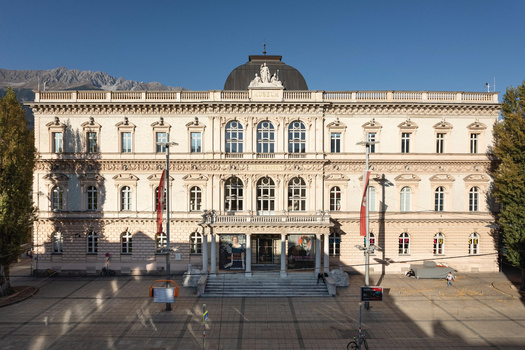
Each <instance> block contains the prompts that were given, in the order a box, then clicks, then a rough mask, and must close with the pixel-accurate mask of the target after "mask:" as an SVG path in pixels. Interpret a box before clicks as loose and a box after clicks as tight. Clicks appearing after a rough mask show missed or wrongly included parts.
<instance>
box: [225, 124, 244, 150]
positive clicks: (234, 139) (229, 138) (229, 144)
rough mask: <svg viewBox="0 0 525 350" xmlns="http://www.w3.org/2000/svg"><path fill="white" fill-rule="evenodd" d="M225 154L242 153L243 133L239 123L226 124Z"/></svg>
mask: <svg viewBox="0 0 525 350" xmlns="http://www.w3.org/2000/svg"><path fill="white" fill-rule="evenodd" d="M225 139H226V153H242V152H243V147H242V146H243V139H244V132H243V128H242V125H241V123H239V122H238V121H236V120H232V121H231V122H229V123H228V124H226V138H225Z"/></svg>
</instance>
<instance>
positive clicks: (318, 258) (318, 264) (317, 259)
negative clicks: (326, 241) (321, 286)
mask: <svg viewBox="0 0 525 350" xmlns="http://www.w3.org/2000/svg"><path fill="white" fill-rule="evenodd" d="M320 273H321V235H319V234H316V235H315V276H316V277H317V276H318V275H319V274H320Z"/></svg>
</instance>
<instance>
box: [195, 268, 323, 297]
mask: <svg viewBox="0 0 525 350" xmlns="http://www.w3.org/2000/svg"><path fill="white" fill-rule="evenodd" d="M202 296H203V297H221V298H223V297H228V298H238V297H257V298H264V297H327V296H329V293H328V288H327V287H326V285H325V284H324V283H323V281H322V280H321V281H319V284H317V277H315V276H314V273H313V272H292V273H288V276H287V277H284V278H281V277H280V275H279V272H278V271H276V272H267V271H266V272H262V271H257V272H254V273H252V276H251V277H246V276H245V275H244V273H224V274H219V275H217V276H215V277H213V276H209V277H208V279H207V281H206V288H205V290H204V293H203V294H202Z"/></svg>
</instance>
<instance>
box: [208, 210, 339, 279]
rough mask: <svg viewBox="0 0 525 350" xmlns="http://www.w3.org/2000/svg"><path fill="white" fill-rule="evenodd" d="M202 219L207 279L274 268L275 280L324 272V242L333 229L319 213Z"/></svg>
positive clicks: (211, 216)
mask: <svg viewBox="0 0 525 350" xmlns="http://www.w3.org/2000/svg"><path fill="white" fill-rule="evenodd" d="M203 218H204V220H203V222H202V223H201V227H202V230H203V236H204V242H205V244H204V245H203V254H202V258H203V269H202V271H203V272H204V273H207V272H208V264H210V272H209V273H210V275H211V276H215V275H216V274H217V270H219V271H220V272H221V273H223V272H244V274H245V275H246V277H251V275H252V272H253V271H254V270H255V271H260V270H278V269H279V271H280V276H281V277H286V276H287V274H288V273H289V272H291V271H293V270H301V271H304V270H312V272H314V273H315V274H316V275H317V274H319V273H321V271H324V272H328V271H329V257H328V251H329V250H328V249H329V247H328V239H329V235H330V228H331V227H332V226H333V225H332V224H331V222H330V216H329V215H327V214H325V213H316V214H315V215H307V214H303V215H273V216H256V215H217V214H215V213H210V212H209V213H206V214H205V215H204V216H203ZM208 236H210V237H208ZM286 241H288V249H287V247H286ZM208 242H209V243H210V249H211V253H210V254H208ZM217 250H218V251H217ZM208 255H209V256H210V261H208ZM321 257H323V258H321ZM321 263H323V265H324V266H323V267H324V268H323V269H322V267H321ZM217 264H218V269H217ZM255 273H256V272H255Z"/></svg>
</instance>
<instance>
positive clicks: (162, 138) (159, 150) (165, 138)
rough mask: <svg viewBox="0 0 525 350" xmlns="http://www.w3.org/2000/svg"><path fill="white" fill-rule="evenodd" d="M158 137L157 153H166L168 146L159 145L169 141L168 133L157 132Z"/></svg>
mask: <svg viewBox="0 0 525 350" xmlns="http://www.w3.org/2000/svg"><path fill="white" fill-rule="evenodd" d="M156 139H157V153H166V146H164V145H159V143H161V142H168V133H165V132H158V133H156Z"/></svg>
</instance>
